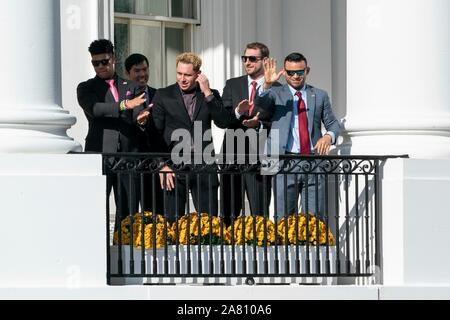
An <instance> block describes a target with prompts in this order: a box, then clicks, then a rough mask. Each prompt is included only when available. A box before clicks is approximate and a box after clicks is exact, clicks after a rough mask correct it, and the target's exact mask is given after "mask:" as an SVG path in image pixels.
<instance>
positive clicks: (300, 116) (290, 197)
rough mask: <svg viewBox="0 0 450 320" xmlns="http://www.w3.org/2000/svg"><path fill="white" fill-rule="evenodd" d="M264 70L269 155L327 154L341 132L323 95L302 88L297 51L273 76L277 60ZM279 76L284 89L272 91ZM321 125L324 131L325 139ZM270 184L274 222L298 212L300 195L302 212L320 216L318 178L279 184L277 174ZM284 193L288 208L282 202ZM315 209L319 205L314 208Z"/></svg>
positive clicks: (302, 61)
mask: <svg viewBox="0 0 450 320" xmlns="http://www.w3.org/2000/svg"><path fill="white" fill-rule="evenodd" d="M264 70H265V73H264V75H265V83H264V85H263V90H262V91H263V92H262V93H261V97H262V98H263V99H264V101H265V102H268V103H269V104H270V105H271V107H272V109H273V116H272V129H271V133H270V134H269V137H268V150H269V152H270V151H274V152H276V153H277V154H280V155H284V154H294V155H301V156H307V155H313V154H316V155H327V154H328V153H329V151H330V147H331V145H332V144H334V143H335V142H336V139H337V137H338V135H339V133H340V125H339V122H338V120H337V119H336V117H335V115H334V114H333V111H332V109H331V104H330V99H329V98H328V94H327V93H326V92H325V91H324V90H321V89H318V88H315V87H313V86H311V85H309V84H307V83H306V77H307V76H308V74H309V72H310V67H308V64H307V60H306V58H305V57H304V56H303V55H302V54H300V53H297V52H294V53H291V54H289V55H288V56H287V57H286V58H285V60H284V68H283V70H281V71H280V72H277V71H276V61H275V60H274V59H267V60H266V61H265V63H264ZM281 75H284V77H285V78H286V82H287V84H286V85H283V86H282V87H273V86H272V84H273V83H274V82H276V81H278V80H279V79H280V77H281ZM322 124H323V125H324V127H325V130H326V133H325V134H324V135H322V130H321V125H322ZM274 133H277V134H274ZM276 137H277V138H276ZM272 149H275V150H272ZM313 163H314V162H313ZM291 164H292V163H291ZM297 164H299V163H297ZM280 165H282V164H280ZM296 168H297V169H294V170H293V171H292V172H294V173H295V171H297V172H298V170H299V168H298V167H296ZM274 179H275V180H276V181H274V182H273V183H274V187H275V188H276V190H275V191H276V197H277V208H276V213H277V218H282V217H283V216H284V215H285V214H288V215H289V214H295V213H298V196H299V192H301V194H302V197H301V203H302V212H308V213H314V214H318V215H322V214H323V205H324V200H325V199H324V190H323V189H324V181H323V177H322V176H320V175H319V176H318V179H317V180H316V175H315V174H310V175H308V176H307V177H306V176H305V175H303V174H302V175H294V174H288V175H287V181H284V175H278V176H276V177H275V178H274ZM316 181H317V186H316ZM316 187H317V188H316ZM316 189H317V191H316ZM285 193H286V196H287V203H285V201H284V199H285V198H284V197H285ZM306 200H308V201H306ZM316 204H318V205H319V207H318V208H317V205H316Z"/></svg>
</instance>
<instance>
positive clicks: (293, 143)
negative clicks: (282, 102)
mask: <svg viewBox="0 0 450 320" xmlns="http://www.w3.org/2000/svg"><path fill="white" fill-rule="evenodd" d="M289 90H290V91H291V94H292V98H293V99H292V101H293V103H292V119H291V130H290V133H289V138H288V143H287V146H286V151H288V152H293V153H300V132H299V128H298V110H297V105H298V97H297V96H296V95H295V93H296V92H297V90H295V89H294V88H292V87H291V86H289ZM299 91H300V92H301V94H302V99H303V101H304V102H305V107H306V110H309V109H308V98H307V95H306V90H305V86H303V88H302V89H300V90H299ZM306 116H308V112H307V113H306ZM308 123H309V119H308ZM308 132H309V131H308ZM309 141H310V143H311V136H310V137H309ZM310 149H311V150H312V149H313V145H312V144H311V146H310ZM311 150H310V151H311Z"/></svg>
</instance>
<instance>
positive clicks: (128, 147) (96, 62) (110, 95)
mask: <svg viewBox="0 0 450 320" xmlns="http://www.w3.org/2000/svg"><path fill="white" fill-rule="evenodd" d="M88 50H89V53H90V54H91V63H92V66H93V68H94V71H95V74H96V76H95V77H94V78H92V79H89V80H87V81H85V82H82V83H80V84H79V85H78V87H77V98H78V103H79V104H80V106H81V107H82V108H83V111H84V114H85V115H86V118H87V120H88V122H89V129H88V134H87V137H86V145H85V151H87V152H101V153H116V152H137V151H139V139H138V137H139V132H138V130H139V128H138V127H137V119H138V115H139V113H140V112H142V111H143V110H144V102H145V99H144V93H141V90H140V87H139V86H138V84H136V83H135V82H132V81H128V80H124V79H122V78H121V77H119V76H118V75H117V74H116V72H115V66H114V65H115V63H116V59H115V56H114V46H113V44H112V43H111V41H109V40H106V39H100V40H95V41H93V42H92V43H91V44H90V46H89V49H88ZM112 187H113V188H114V196H115V202H116V208H117V213H116V226H117V219H123V218H125V217H126V216H127V215H129V214H130V212H132V213H134V212H136V210H137V203H138V202H137V199H135V198H133V199H132V201H131V203H129V194H130V193H131V194H133V195H135V194H136V192H133V190H130V188H129V183H128V178H127V177H123V178H122V179H121V185H120V192H119V190H118V182H117V177H109V179H108V181H107V189H108V194H109V193H110V192H111V188H112ZM119 193H120V194H121V197H120V199H119V196H118V194H119Z"/></svg>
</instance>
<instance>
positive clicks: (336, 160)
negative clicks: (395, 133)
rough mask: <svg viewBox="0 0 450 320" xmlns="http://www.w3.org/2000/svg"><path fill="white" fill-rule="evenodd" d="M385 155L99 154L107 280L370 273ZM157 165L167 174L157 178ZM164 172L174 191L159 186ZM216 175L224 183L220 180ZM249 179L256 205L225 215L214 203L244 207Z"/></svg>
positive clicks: (298, 279) (317, 277)
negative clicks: (206, 157) (208, 158)
mask: <svg viewBox="0 0 450 320" xmlns="http://www.w3.org/2000/svg"><path fill="white" fill-rule="evenodd" d="M387 158H388V157H379V156H299V155H284V156H280V157H279V159H270V161H262V164H252V165H250V164H243V165H235V164H227V165H219V164H218V163H217V161H216V162H214V163H211V164H200V165H194V164H186V163H181V164H177V165H174V164H173V163H172V162H171V161H169V159H170V158H169V155H166V154H164V155H163V154H125V153H120V154H104V155H103V168H104V174H105V175H106V176H107V179H108V187H109V188H111V186H112V185H115V186H114V191H116V193H117V195H116V196H115V197H116V201H115V204H116V210H117V212H116V219H115V223H114V230H115V231H114V232H112V231H111V230H112V229H113V226H112V225H108V228H107V237H106V239H107V257H108V261H107V268H108V270H107V277H108V284H127V283H129V284H181V283H203V284H241V283H247V284H254V283H260V284H264V283H280V284H288V283H310V284H337V278H338V277H339V278H341V277H372V276H374V275H375V273H378V272H380V269H379V266H380V254H381V252H380V232H381V230H380V209H379V208H380V204H379V201H380V199H379V190H380V179H379V171H380V165H381V164H382V163H383V162H384V161H385V160H386V159H387ZM217 159H221V157H220V156H218V157H217ZM166 164H169V165H170V168H171V172H164V174H163V177H162V179H160V178H159V177H160V173H161V169H162V168H163V167H164V165H166ZM171 173H174V174H175V179H174V189H173V190H170V191H169V190H167V189H164V191H163V190H162V187H161V181H162V184H163V186H167V184H168V182H169V180H170V179H169V177H168V175H169V174H171ZM217 178H218V179H217ZM226 179H228V181H229V182H231V184H229V185H227V186H224V181H225V180H226ZM236 179H241V182H242V183H241V188H240V190H234V187H233V186H234V181H235V180H236ZM257 180H258V181H259V182H258V183H259V185H260V188H261V187H262V188H261V189H259V191H260V192H259V193H258V195H257V196H258V198H259V199H258V201H259V203H262V207H261V208H259V209H258V210H259V211H258V212H255V211H257V210H253V212H250V211H249V210H248V208H247V209H244V210H241V211H239V212H236V211H235V210H231V214H230V217H226V216H225V215H224V206H225V205H230V206H229V207H230V208H235V204H236V203H235V198H236V197H235V195H237V194H238V193H240V195H241V197H239V199H240V200H239V201H242V207H243V208H246V207H248V205H246V203H245V202H244V199H245V197H244V194H245V188H244V187H243V186H244V185H245V183H244V181H250V184H251V183H252V181H254V183H255V185H256V183H257V182H256V181H257ZM292 181H294V183H293V184H292ZM194 182H195V183H194ZM247 183H248V182H247ZM193 184H197V186H198V188H196V189H195V188H194V191H192V186H193ZM302 186H303V187H304V189H303V192H302V193H301V196H300V198H303V199H304V200H303V201H301V202H300V205H298V208H296V209H295V210H294V211H293V210H292V209H289V208H288V207H289V206H288V203H289V202H290V203H291V205H292V200H289V199H291V197H292V194H298V193H299V192H300V191H301V190H302ZM261 190H271V191H268V192H265V191H261ZM108 194H109V192H108ZM182 194H185V195H187V196H186V198H187V199H188V201H184V200H180V199H183V198H182V196H181V195H182ZM189 194H190V195H191V197H192V198H193V199H194V200H195V201H196V202H197V203H198V208H194V207H193V206H192V204H191V201H189ZM217 199H218V202H217V206H216V201H217ZM224 199H227V200H224ZM161 200H162V201H161ZM225 201H229V202H230V203H225ZM110 203H113V201H111V200H110V199H109V198H108V200H107V217H106V218H107V220H106V221H107V222H108V224H109V223H110V221H111V215H112V214H113V213H112V212H111V210H110ZM297 204H298V201H296V202H295V205H297ZM186 213H187V214H186ZM225 221H227V223H226V222H225ZM307 226H308V227H307ZM255 235H256V236H255Z"/></svg>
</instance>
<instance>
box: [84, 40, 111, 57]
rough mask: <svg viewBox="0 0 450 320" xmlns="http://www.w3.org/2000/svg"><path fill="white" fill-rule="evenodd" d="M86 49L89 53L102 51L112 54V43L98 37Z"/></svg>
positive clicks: (93, 53) (94, 53)
mask: <svg viewBox="0 0 450 320" xmlns="http://www.w3.org/2000/svg"><path fill="white" fill-rule="evenodd" d="M88 50H89V53H90V54H91V55H96V54H102V53H111V54H114V45H113V44H112V42H111V41H109V40H107V39H100V40H95V41H93V42H92V43H91V45H90V46H89V49H88Z"/></svg>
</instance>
